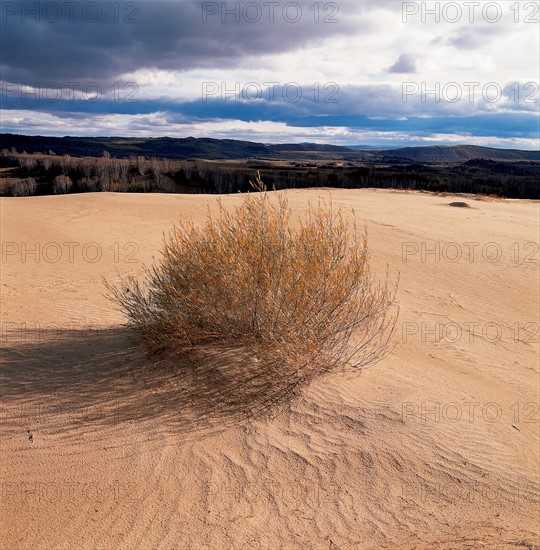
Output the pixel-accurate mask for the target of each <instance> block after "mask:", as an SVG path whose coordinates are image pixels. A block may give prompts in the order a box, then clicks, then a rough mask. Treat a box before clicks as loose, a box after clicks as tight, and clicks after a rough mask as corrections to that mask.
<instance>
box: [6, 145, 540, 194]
mask: <svg viewBox="0 0 540 550" xmlns="http://www.w3.org/2000/svg"><path fill="white" fill-rule="evenodd" d="M327 154H328V153H327ZM257 172H260V174H261V177H262V179H263V181H264V183H265V184H266V186H267V187H268V188H270V189H273V188H275V189H287V188H291V189H294V188H307V187H335V188H346V189H358V188H368V187H372V188H391V189H416V190H424V191H433V192H447V193H473V194H484V195H493V196H498V197H507V198H516V199H540V162H538V161H535V160H514V161H498V160H490V159H472V160H468V161H466V162H461V163H433V164H428V163H418V162H414V163H411V162H403V161H397V162H395V163H383V162H380V161H379V162H372V163H370V162H360V161H347V160H341V161H336V160H331V159H329V158H327V159H326V160H316V161H314V160H289V161H283V160H276V161H272V160H256V159H254V160H246V161H235V160H230V161H207V160H201V159H196V160H172V159H166V158H157V157H147V156H144V155H132V156H131V157H129V158H113V157H112V156H111V154H110V153H109V152H108V151H104V152H103V153H102V156H100V157H79V156H71V155H68V154H64V155H56V154H54V152H53V151H49V152H46V153H43V152H41V153H40V152H38V153H32V154H29V153H27V152H25V151H23V152H17V150H16V149H15V148H11V149H3V150H2V151H1V153H0V194H2V195H4V196H31V195H53V194H66V193H85V192H96V191H116V192H161V193H234V192H237V191H247V190H250V189H251V187H250V183H249V182H250V180H254V178H255V176H256V173H257Z"/></svg>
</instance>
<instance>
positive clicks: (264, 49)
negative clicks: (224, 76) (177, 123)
mask: <svg viewBox="0 0 540 550" xmlns="http://www.w3.org/2000/svg"><path fill="white" fill-rule="evenodd" d="M74 4H77V5H74ZM250 4H251V7H246V2H242V3H239V2H226V3H223V2H192V1H176V2H175V1H157V2H156V1H152V2H150V1H144V2H109V1H107V2H99V3H98V2H85V1H84V0H83V1H81V2H78V3H76V2H71V3H69V2H67V0H66V2H63V0H61V1H59V2H51V1H47V2H34V3H32V2H3V3H2V8H1V9H2V13H1V17H2V33H1V38H0V47H1V50H2V55H1V69H2V74H1V79H2V80H4V81H7V82H12V83H24V84H32V83H33V82H36V81H38V82H44V81H50V80H54V81H60V80H64V81H76V80H78V79H86V80H92V79H93V80H96V81H105V80H109V81H110V80H111V79H114V78H115V77H116V76H118V75H120V74H123V73H128V72H132V71H135V70H137V69H144V68H158V69H169V70H180V71H183V70H189V69H196V68H223V67H235V66H238V65H239V63H241V62H242V60H244V59H245V58H246V57H248V56H257V55H263V54H273V53H274V54H275V53H281V52H286V51H291V50H295V49H297V48H301V47H305V46H307V45H310V44H314V43H320V41H321V40H323V39H325V38H328V37H331V36H336V35H339V34H344V33H345V34H347V33H354V32H358V30H359V29H358V24H353V18H352V17H348V12H347V10H353V11H354V10H355V9H356V8H355V7H354V4H351V3H344V4H343V5H339V6H338V5H337V3H330V4H335V5H336V6H337V7H338V11H337V12H335V13H334V14H332V13H331V11H330V10H329V9H328V10H326V11H323V9H324V8H323V7H324V6H326V4H324V3H323V4H322V6H323V7H321V8H320V13H319V14H318V17H317V18H318V19H319V21H318V22H315V18H316V14H315V13H314V11H313V10H312V9H310V5H313V3H305V2H304V3H302V5H301V11H300V14H298V12H297V11H295V10H294V9H290V8H289V9H288V10H287V11H286V12H284V6H285V4H287V3H285V2H281V3H280V4H279V5H278V6H274V7H273V8H272V6H271V5H269V3H268V2H263V1H261V2H251V3H250ZM51 6H52V7H51ZM55 6H56V7H55ZM237 6H238V7H237ZM223 7H226V8H227V9H228V10H232V11H229V12H225V11H224V10H223ZM36 8H37V13H35V9H36ZM235 10H238V11H236V13H235ZM271 10H273V12H272V11H271ZM272 13H273V15H272ZM349 13H352V12H351V11H349ZM205 14H206V16H205ZM237 14H238V15H237ZM259 15H260V18H259V20H258V21H255V20H256V19H257V17H258V16H259ZM298 15H300V19H298V21H296V22H294V21H295V20H296V19H297V17H298ZM204 19H206V21H204ZM223 19H225V22H224V21H223ZM272 19H273V21H272ZM326 19H328V21H327V22H325V20H326ZM252 21H255V22H252ZM331 21H336V22H331Z"/></svg>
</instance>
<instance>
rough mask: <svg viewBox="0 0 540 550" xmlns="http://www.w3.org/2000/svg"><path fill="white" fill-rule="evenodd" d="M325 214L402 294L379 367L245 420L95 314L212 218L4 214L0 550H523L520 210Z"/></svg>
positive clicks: (399, 195)
mask: <svg viewBox="0 0 540 550" xmlns="http://www.w3.org/2000/svg"><path fill="white" fill-rule="evenodd" d="M329 193H330V192H329V191H328V190H301V191H289V192H288V197H289V201H290V205H291V207H292V208H293V209H294V210H295V211H299V210H300V209H302V208H305V207H306V206H307V203H308V201H310V200H311V201H316V200H317V197H318V196H320V195H323V196H326V197H327V196H328V194H329ZM331 195H332V197H333V202H334V204H335V205H337V206H342V207H346V208H350V207H353V208H354V210H355V215H356V216H357V217H358V219H359V220H360V221H361V223H365V224H366V225H367V228H368V235H369V247H370V249H371V253H372V264H373V266H374V269H375V271H376V272H377V273H378V274H379V275H380V276H383V275H384V272H385V269H386V264H387V263H388V264H389V266H390V277H391V280H392V281H395V280H396V278H397V274H398V272H399V273H400V284H399V290H398V300H399V302H400V305H401V313H400V318H399V320H398V324H397V330H396V334H395V337H394V342H395V348H394V349H393V351H392V353H391V355H390V356H389V357H388V358H386V359H385V360H384V361H383V362H381V363H379V364H378V365H376V366H375V367H373V368H371V369H368V370H365V371H364V372H363V373H362V374H361V375H360V376H357V377H354V378H353V377H351V376H348V375H345V374H343V373H340V372H334V373H331V374H330V375H328V376H327V377H325V378H323V379H320V380H318V381H317V382H316V383H314V384H312V385H311V386H310V387H309V388H308V390H307V391H306V392H305V394H304V395H303V396H302V398H300V399H298V400H296V401H294V402H292V403H291V404H290V405H287V406H285V408H284V411H283V412H281V413H280V414H278V415H274V416H269V417H268V418H259V419H256V420H254V419H246V418H245V414H246V412H249V411H246V410H241V409H240V408H239V407H238V406H237V405H236V399H237V397H238V392H242V391H246V390H245V387H246V384H245V381H243V380H242V376H243V375H244V374H243V372H236V373H231V372H229V371H228V370H227V368H226V366H227V357H218V358H215V357H203V358H201V361H200V365H201V364H202V365H204V364H208V362H209V361H212V362H213V364H214V366H215V369H216V378H215V380H214V381H209V380H208V378H207V377H203V376H201V371H199V368H200V365H199V366H195V367H191V368H190V367H186V366H182V365H174V364H171V362H170V361H166V360H161V359H156V358H152V357H147V356H146V355H145V353H144V351H143V350H141V349H139V348H138V347H137V346H136V345H135V344H134V342H133V341H132V339H131V338H130V336H129V334H127V333H126V331H125V330H124V329H122V328H121V323H122V322H123V319H122V316H121V315H120V313H119V312H117V311H116V310H115V309H114V306H113V304H112V303H111V302H109V301H108V300H107V299H106V298H105V297H104V296H103V293H104V287H103V284H102V277H103V276H105V277H107V279H108V280H111V281H113V282H114V281H115V280H117V279H118V274H119V273H133V274H137V273H141V272H142V266H143V265H144V264H149V263H150V262H151V261H152V258H153V257H159V250H160V248H161V243H162V233H163V231H167V230H168V229H169V228H170V227H171V226H172V224H173V223H174V222H175V220H176V219H177V217H178V215H179V214H180V213H183V214H186V215H188V216H191V217H192V218H193V219H194V220H195V221H197V220H202V219H203V217H204V216H205V215H206V211H207V205H208V204H209V203H210V204H211V205H215V203H216V200H217V197H216V196H204V195H163V194H111V193H88V194H80V195H70V196H54V197H31V198H2V199H0V208H1V241H2V252H3V257H2V264H1V292H2V310H1V321H2V368H1V396H2V397H1V399H2V408H1V419H2V435H1V440H0V441H1V443H0V445H1V446H0V449H1V473H0V478H1V483H2V492H1V494H0V522H1V540H2V548H5V549H9V550H14V549H44V550H45V549H46V550H52V549H66V550H67V549H71V550H74V549H79V548H96V549H111V550H112V549H142V550H150V549H152V550H154V549H160V550H172V549H186V550H187V549H190V550H207V549H208V550H210V549H220V550H229V549H230V550H233V549H234V550H244V549H245V550H248V549H254V550H277V549H283V550H284V549H287V550H292V549H302V550H303V549H306V550H307V549H313V550H319V549H325V550H338V549H339V550H352V549H358V550H359V549H362V550H363V549H378V548H395V549H398V548H399V549H408V548H410V549H412V548H432V549H464V548H467V549H469V548H470V549H477V548H495V549H499V548H500V549H503V548H504V549H506V548H533V545H535V544H536V548H538V545H539V544H540V533H539V530H540V527H539V519H540V507H539V506H540V497H539V467H540V463H539V407H538V403H539V391H540V389H539V361H538V359H539V346H538V323H539V304H540V297H539V289H540V285H539V282H540V281H539V270H538V240H539V204H538V203H537V202H536V203H535V202H530V201H511V200H494V199H483V200H479V199H475V198H474V197H466V198H463V197H460V198H456V197H444V196H435V195H429V194H423V193H416V192H392V191H382V190H354V191H346V190H332V191H331ZM240 200H241V199H240V197H239V196H226V197H223V201H224V204H225V205H232V204H234V203H238V202H239V201H240ZM456 200H460V201H465V202H467V203H468V204H469V206H470V208H453V207H451V206H449V203H450V202H452V201H456ZM36 243H38V246H39V247H40V249H39V251H38V257H37V258H36V255H33V254H31V250H32V249H35V247H36ZM65 243H78V244H65ZM89 243H95V244H89ZM449 243H453V244H449ZM466 243H478V244H476V245H471V244H469V245H467V244H466ZM24 246H26V250H25V249H24ZM437 247H438V248H437ZM437 250H438V252H437ZM433 251H434V252H433ZM98 252H100V253H101V257H99V256H98ZM470 252H472V255H471V254H470ZM422 253H424V257H422ZM459 254H461V257H459ZM37 259H39V261H37ZM97 329H99V330H97ZM434 331H438V333H437V334H438V335H437V334H435V332H434ZM235 385H236V386H238V385H240V388H238V387H235Z"/></svg>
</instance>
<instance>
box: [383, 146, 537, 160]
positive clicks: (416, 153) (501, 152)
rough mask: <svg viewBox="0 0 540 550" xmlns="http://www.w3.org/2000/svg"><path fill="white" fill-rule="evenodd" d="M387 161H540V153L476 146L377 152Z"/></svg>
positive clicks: (412, 148)
mask: <svg viewBox="0 0 540 550" xmlns="http://www.w3.org/2000/svg"><path fill="white" fill-rule="evenodd" d="M378 153H379V154H382V155H384V157H386V158H387V159H389V160H392V159H393V158H402V159H407V160H412V161H415V162H467V161H469V160H472V159H482V160H540V151H521V150H518V149H494V148H492V147H479V146H478V145H452V146H444V145H435V146H429V147H405V148H403V149H394V150H391V151H388V150H387V151H381V150H379V151H378Z"/></svg>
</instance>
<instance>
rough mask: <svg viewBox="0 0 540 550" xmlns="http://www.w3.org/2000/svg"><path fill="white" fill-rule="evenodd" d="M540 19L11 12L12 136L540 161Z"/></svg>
mask: <svg viewBox="0 0 540 550" xmlns="http://www.w3.org/2000/svg"><path fill="white" fill-rule="evenodd" d="M538 6H539V2H538V1H534V2H531V1H527V0H523V1H520V2H511V1H507V0H504V1H503V0H501V1H499V2H493V1H486V0H477V1H469V2H445V1H439V2H422V1H418V2H401V1H399V0H389V1H385V0H354V1H352V2H351V1H348V2H343V1H337V2H325V1H322V2H315V1H313V0H311V1H309V2H307V3H306V2H280V1H277V0H275V1H266V0H264V1H260V2H259V1H257V2H248V1H242V2H235V1H230V2H200V1H199V2H192V1H186V0H168V1H159V0H158V1H156V0H153V1H148V0H145V1H134V2H129V1H128V2H122V1H119V2H115V1H112V0H111V1H107V2H94V1H89V2H86V1H85V0H78V1H76V2H75V1H73V2H69V1H68V0H59V1H58V2H55V1H50V0H48V1H44V2H28V1H26V2H18V1H11V2H3V3H2V4H1V22H0V24H1V27H2V29H1V30H2V32H1V38H0V46H1V58H0V68H1V74H0V80H1V90H0V91H1V120H0V129H1V131H2V132H12V133H23V134H41V135H56V136H64V135H99V136H111V135H112V136H173V137H187V136H195V137H203V136H206V137H215V138H232V139H247V140H252V141H259V142H265V143H278V142H316V143H334V144H339V145H370V146H407V145H432V144H458V143H471V144H477V145H486V146H494V147H512V148H521V149H535V148H538V146H539V138H540V119H539V78H540V76H539V71H540V68H539V67H540V59H539V52H540V31H539V28H540V27H539V25H538V22H539V12H540V10H539V7H538Z"/></svg>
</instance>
